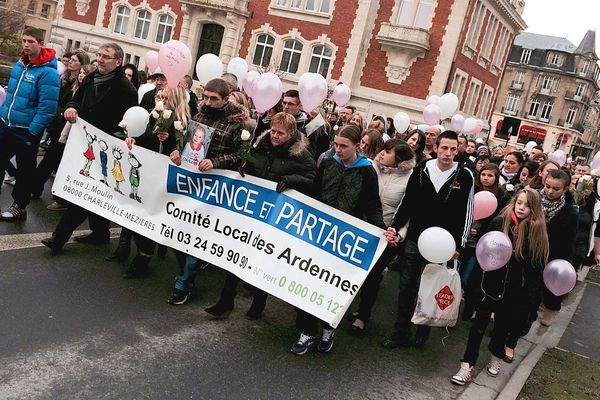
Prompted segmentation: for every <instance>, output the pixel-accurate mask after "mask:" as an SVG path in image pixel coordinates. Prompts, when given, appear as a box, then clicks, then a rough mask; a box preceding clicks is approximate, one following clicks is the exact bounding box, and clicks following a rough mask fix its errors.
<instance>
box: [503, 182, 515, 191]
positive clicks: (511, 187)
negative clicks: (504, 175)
mask: <svg viewBox="0 0 600 400" xmlns="http://www.w3.org/2000/svg"><path fill="white" fill-rule="evenodd" d="M505 188H506V190H508V191H509V192H513V191H514V190H515V187H514V185H512V184H510V183H507V184H506V186H505Z"/></svg>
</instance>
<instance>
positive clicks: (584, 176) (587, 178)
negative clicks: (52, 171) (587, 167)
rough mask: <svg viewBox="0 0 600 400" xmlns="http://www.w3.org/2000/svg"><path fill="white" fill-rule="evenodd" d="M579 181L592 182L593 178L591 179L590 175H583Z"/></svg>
mask: <svg viewBox="0 0 600 400" xmlns="http://www.w3.org/2000/svg"><path fill="white" fill-rule="evenodd" d="M581 179H582V180H584V181H591V180H592V179H594V178H592V177H591V176H590V175H583V176H582V177H581Z"/></svg>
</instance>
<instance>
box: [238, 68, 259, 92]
mask: <svg viewBox="0 0 600 400" xmlns="http://www.w3.org/2000/svg"><path fill="white" fill-rule="evenodd" d="M259 76H260V74H259V73H258V72H256V71H248V73H247V74H246V76H245V77H244V81H243V82H242V88H243V89H244V92H246V94H247V95H248V97H250V98H252V96H253V94H254V91H253V85H254V81H255V80H256V78H258V77H259Z"/></svg>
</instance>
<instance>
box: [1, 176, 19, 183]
mask: <svg viewBox="0 0 600 400" xmlns="http://www.w3.org/2000/svg"><path fill="white" fill-rule="evenodd" d="M15 182H17V178H15V177H14V176H10V175H8V176H7V177H6V178H4V183H6V184H7V185H14V184H15Z"/></svg>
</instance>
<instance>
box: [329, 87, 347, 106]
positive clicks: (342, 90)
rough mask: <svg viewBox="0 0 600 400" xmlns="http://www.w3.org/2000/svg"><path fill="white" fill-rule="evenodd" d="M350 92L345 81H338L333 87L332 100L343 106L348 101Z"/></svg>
mask: <svg viewBox="0 0 600 400" xmlns="http://www.w3.org/2000/svg"><path fill="white" fill-rule="evenodd" d="M350 97H352V93H351V91H350V87H349V86H348V85H346V84H345V83H340V84H339V85H337V86H336V87H335V89H333V101H335V104H337V105H338V106H340V107H344V106H345V105H346V104H348V102H349V101H350Z"/></svg>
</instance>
